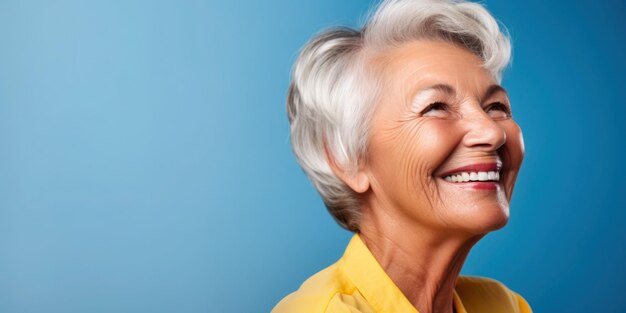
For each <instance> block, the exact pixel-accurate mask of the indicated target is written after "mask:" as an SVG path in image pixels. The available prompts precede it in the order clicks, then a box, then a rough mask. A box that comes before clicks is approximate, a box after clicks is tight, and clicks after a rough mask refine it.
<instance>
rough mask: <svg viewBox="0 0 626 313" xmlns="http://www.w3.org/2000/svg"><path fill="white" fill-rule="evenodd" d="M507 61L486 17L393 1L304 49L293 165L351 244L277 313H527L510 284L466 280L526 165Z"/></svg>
mask: <svg viewBox="0 0 626 313" xmlns="http://www.w3.org/2000/svg"><path fill="white" fill-rule="evenodd" d="M509 56H510V45H509V41H508V39H507V37H506V36H505V35H503V34H502V33H501V32H500V30H499V27H498V25H497V23H496V22H495V20H494V19H493V18H492V17H491V15H489V13H488V12H487V11H486V10H485V9H484V8H483V7H482V6H480V5H478V4H473V3H465V2H456V1H454V2H442V1H418V0H414V1H411V0H391V1H385V2H383V3H382V4H381V6H380V7H379V8H378V10H377V11H376V12H375V13H374V15H373V16H372V18H371V19H370V21H369V22H368V23H367V24H366V25H365V26H364V27H363V29H362V30H360V31H355V30H349V29H338V30H332V31H328V32H325V33H322V34H321V35H319V36H317V37H316V38H314V39H313V40H312V41H311V42H309V43H308V44H307V45H306V46H305V48H304V49H303V51H302V52H301V54H300V57H299V58H298V61H297V62H296V66H295V68H294V72H293V79H292V84H291V86H290V94H289V98H288V110H289V118H290V122H291V132H292V143H293V147H294V151H295V154H296V156H297V157H298V160H299V161H300V164H301V165H302V167H303V168H304V170H305V171H306V173H307V174H308V176H309V177H310V178H311V180H312V181H313V183H314V185H315V187H316V188H317V189H318V191H319V192H320V194H321V195H322V197H323V199H324V202H325V204H326V206H327V207H328V210H329V211H330V213H331V214H332V215H333V217H334V218H335V219H336V220H337V222H338V223H339V224H340V225H341V226H343V227H344V228H346V229H348V230H350V231H352V232H354V233H355V235H354V237H353V239H352V241H351V242H350V244H349V245H348V247H347V249H346V252H345V254H344V256H343V257H342V258H341V259H340V260H339V261H338V262H337V263H335V264H334V265H332V266H330V267H328V268H327V269H325V270H323V271H321V272H319V273H317V274H316V275H314V276H313V277H311V278H310V279H309V280H307V281H306V282H305V283H304V284H303V285H302V286H301V288H300V289H299V290H298V291H296V292H294V293H292V294H291V295H289V296H288V297H286V298H285V299H283V300H282V301H281V302H280V303H279V304H278V305H277V307H276V308H275V309H274V312H348V311H349V312H416V311H419V312H422V313H426V312H444V313H445V312H468V313H473V312H531V309H530V307H529V305H528V303H527V302H526V301H525V300H524V299H523V298H522V297H521V296H519V295H518V294H517V293H515V292H513V291H511V290H510V289H508V288H507V287H506V286H504V285H503V284H502V283H499V282H497V281H494V280H491V279H487V278H480V277H459V273H460V271H461V268H462V266H463V263H464V261H465V259H466V257H467V255H468V253H469V251H470V249H471V248H472V247H473V246H474V244H475V243H476V242H478V241H479V240H480V239H481V238H483V237H484V236H485V235H486V234H487V233H489V232H491V231H493V230H496V229H499V228H501V227H503V226H504V225H506V223H507V221H508V218H509V202H510V199H511V196H512V192H513V187H514V185H515V180H516V177H517V173H518V171H519V169H520V166H521V163H522V159H523V156H524V146H523V140H522V134H521V130H520V128H519V126H518V125H517V123H516V122H515V121H514V120H513V117H512V113H511V112H512V110H511V104H510V102H509V99H508V96H507V93H506V91H505V89H504V88H503V87H502V86H500V77H501V72H502V70H503V69H504V68H505V66H506V64H507V63H508V60H509Z"/></svg>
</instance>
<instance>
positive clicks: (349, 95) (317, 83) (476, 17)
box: [287, 0, 511, 232]
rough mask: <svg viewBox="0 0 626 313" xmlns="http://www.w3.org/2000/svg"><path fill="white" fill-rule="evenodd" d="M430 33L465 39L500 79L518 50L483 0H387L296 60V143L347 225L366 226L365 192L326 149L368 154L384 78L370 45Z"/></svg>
mask: <svg viewBox="0 0 626 313" xmlns="http://www.w3.org/2000/svg"><path fill="white" fill-rule="evenodd" d="M423 39H429V40H443V41H447V42H452V43H456V44H460V45H462V46H463V47H465V48H467V49H468V50H469V51H471V52H472V53H474V54H475V55H477V56H478V57H480V58H481V60H482V61H483V67H484V68H485V69H487V70H488V71H489V72H490V73H491V75H492V76H493V77H494V78H495V79H496V80H497V81H498V82H499V81H500V80H501V74H502V71H503V70H504V69H505V68H506V66H507V64H508V63H509V59H510V56H511V44H510V40H509V37H508V35H507V34H506V33H503V32H502V31H501V30H500V27H499V26H498V23H497V22H496V20H495V19H494V18H493V17H492V16H491V15H490V14H489V12H488V11H487V10H486V9H485V8H484V7H483V6H481V5H480V4H477V3H470V2H461V1H445V0H444V1H441V0H439V1H437V0H386V1H383V2H382V3H381V4H380V5H379V6H378V8H377V9H376V10H375V11H374V12H373V14H372V15H370V17H369V18H368V19H367V21H366V22H365V25H364V26H363V27H362V28H361V29H360V30H355V29H350V28H334V29H330V30H326V31H324V32H322V33H320V34H318V35H317V36H315V37H314V38H312V39H311V40H310V41H309V42H308V43H307V44H306V45H305V46H304V47H303V48H302V50H301V52H300V55H299V56H298V59H297V60H296V62H295V64H294V67H293V71H292V78H291V84H290V86H289V92H288V97H287V112H288V116H289V122H290V124H291V143H292V146H293V150H294V153H295V155H296V158H297V159H298V162H299V163H300V165H301V166H302V169H303V170H304V172H305V173H306V174H307V176H308V177H309V179H310V180H311V181H312V182H313V185H314V186H315V188H316V189H317V191H318V192H319V193H320V195H321V196H322V198H323V200H324V204H325V205H326V207H327V208H328V211H329V212H330V213H331V215H332V216H333V217H334V219H335V220H336V221H337V223H339V225H341V226H342V227H343V228H345V229H347V230H350V231H353V232H355V231H358V229H359V220H360V204H359V197H358V194H357V193H356V192H354V191H353V190H352V189H351V188H350V187H348V186H347V185H346V184H344V183H343V182H342V181H341V179H339V178H338V177H337V176H335V174H334V173H333V171H332V170H331V168H330V165H329V164H328V161H327V158H326V152H325V149H328V151H329V152H330V153H331V154H332V156H333V158H334V160H335V162H336V163H337V165H339V166H341V167H342V168H344V169H345V170H347V171H348V172H355V171H356V170H357V168H358V163H359V161H362V160H364V159H365V155H366V149H367V143H368V133H369V122H370V120H371V116H372V114H373V107H374V103H375V100H376V96H377V86H378V84H376V82H375V81H374V79H373V75H372V74H371V73H370V72H371V69H369V68H368V66H366V65H367V57H366V53H363V52H364V51H365V50H366V49H367V50H369V51H373V50H376V49H384V48H387V47H395V46H399V45H401V44H403V43H407V42H410V41H415V40H423ZM325 146H326V148H325Z"/></svg>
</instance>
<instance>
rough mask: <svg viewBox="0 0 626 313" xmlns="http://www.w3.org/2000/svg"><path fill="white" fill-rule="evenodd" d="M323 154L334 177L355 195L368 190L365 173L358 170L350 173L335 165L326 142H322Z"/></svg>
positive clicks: (367, 178)
mask: <svg viewBox="0 0 626 313" xmlns="http://www.w3.org/2000/svg"><path fill="white" fill-rule="evenodd" d="M324 153H325V154H326V161H327V162H328V165H329V166H330V169H331V170H332V171H333V173H334V174H335V176H337V178H339V179H340V180H341V181H342V182H343V183H344V184H346V185H348V187H350V189H352V190H354V192H356V193H364V192H366V191H367V190H368V189H369V188H370V182H369V177H368V176H367V174H366V173H365V171H363V170H362V169H360V168H359V169H358V170H357V171H356V172H352V171H350V170H349V169H345V168H344V167H342V166H341V165H339V164H337V162H336V161H335V158H334V156H333V154H332V153H331V151H330V149H329V148H328V146H327V145H326V142H324Z"/></svg>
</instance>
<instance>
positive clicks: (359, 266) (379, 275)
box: [339, 234, 467, 313]
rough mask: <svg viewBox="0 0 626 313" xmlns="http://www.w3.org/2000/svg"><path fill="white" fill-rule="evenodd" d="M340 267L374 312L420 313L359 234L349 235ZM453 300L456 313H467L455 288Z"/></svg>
mask: <svg viewBox="0 0 626 313" xmlns="http://www.w3.org/2000/svg"><path fill="white" fill-rule="evenodd" d="M339 267H340V269H341V270H342V271H343V272H344V273H345V274H346V275H347V276H348V277H349V278H350V279H351V280H352V282H353V283H354V284H355V286H356V288H357V289H358V290H359V292H360V293H361V294H362V295H363V297H364V298H365V300H367V302H368V303H369V304H370V306H372V308H373V309H374V310H375V311H376V312H412V313H419V312H418V311H417V309H415V307H414V306H413V304H411V302H410V301H409V300H408V299H407V298H406V297H405V296H404V294H403V293H402V291H400V289H399V288H398V286H396V284H395V283H394V282H393V281H392V280H391V278H389V276H388V275H387V273H385V271H384V270H383V268H382V267H381V266H380V264H379V263H378V261H377V260H376V259H375V258H374V256H373V255H372V253H371V252H370V250H369V249H368V248H367V246H366V245H365V243H364V242H363V240H361V237H360V236H359V234H354V236H352V239H351V240H350V243H349V244H348V247H347V248H346V251H345V253H344V255H343V257H342V258H341V260H340V264H339ZM453 301H454V306H455V309H456V312H457V313H467V312H466V310H465V308H464V307H463V303H462V302H461V299H460V297H459V295H458V294H457V292H456V290H455V291H454V298H453Z"/></svg>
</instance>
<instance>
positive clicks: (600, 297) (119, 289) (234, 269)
mask: <svg viewBox="0 0 626 313" xmlns="http://www.w3.org/2000/svg"><path fill="white" fill-rule="evenodd" d="M485 3H486V5H487V7H488V8H489V9H490V10H491V11H492V12H493V13H494V15H495V16H496V17H497V18H498V19H500V20H501V21H502V22H503V23H504V24H506V25H507V27H508V29H509V30H510V32H511V35H512V38H513V44H514V60H513V64H512V67H511V68H510V69H509V71H508V72H507V74H506V75H505V79H504V82H503V83H504V85H505V87H506V88H507V89H508V90H509V93H510V96H511V99H512V103H513V106H514V108H513V109H514V116H515V118H516V120H517V121H518V123H519V124H520V125H521V127H522V129H523V130H524V135H525V142H526V159H525V161H524V165H523V168H522V172H521V174H520V176H519V178H518V183H517V185H516V190H515V194H514V199H513V202H512V207H511V220H510V222H509V225H508V226H507V227H505V228H504V229H502V230H500V231H498V232H495V233H493V234H490V235H489V236H488V237H486V238H485V239H484V240H482V241H481V242H480V243H479V244H478V245H477V246H476V247H475V248H474V250H473V251H472V253H471V254H470V257H469V258H468V261H467V262H466V265H465V267H464V271H463V273H464V274H471V275H481V276H488V277H492V278H495V279H498V280H500V281H502V282H504V283H505V284H506V285H508V286H509V287H510V288H512V289H513V290H516V291H518V292H519V293H520V294H522V295H523V296H524V297H525V298H526V299H527V300H528V301H529V302H530V304H531V305H532V306H533V308H534V309H535V311H536V312H624V311H625V310H626V297H624V296H623V292H624V288H623V282H624V281H625V280H626V266H624V263H625V262H626V240H625V239H626V228H625V227H624V226H623V224H624V222H626V200H625V199H626V197H625V196H624V193H626V188H625V185H626V184H625V183H624V178H625V177H626V166H623V165H621V163H620V158H621V157H622V156H623V155H624V154H625V152H626V151H625V144H624V142H625V140H624V137H625V136H624V135H625V134H626V121H625V119H626V112H625V104H626V84H625V81H626V80H625V79H624V73H626V61H625V60H626V58H624V51H625V48H626V22H625V21H626V4H625V3H624V2H623V1H602V2H597V1H592V0H586V1H570V2H568V3H567V5H566V6H565V5H562V4H558V2H556V1H554V2H546V1H540V0H532V1H517V2H515V3H514V2H511V1H498V2H497V1H485ZM370 6H371V3H370V2H369V1H333V0H317V1H308V2H302V1H291V0H272V1H236V3H235V1H232V2H228V1H219V2H218V1H173V0H172V1H147V0H146V1H137V0H131V1H90V2H89V3H87V2H85V1H72V0H60V1H17V0H16V1H1V2H0V311H1V312H267V311H269V310H270V308H271V307H273V305H274V304H275V303H276V302H278V301H279V300H280V299H281V298H282V297H283V296H285V295H286V294H287V293H289V292H291V291H293V290H295V289H296V288H297V287H298V286H299V284H300V283H301V282H302V281H303V280H304V279H305V278H307V277H309V276H310V275H312V274H313V273H315V272H317V271H318V270H320V269H322V268H324V267H325V266H327V265H329V264H331V263H332V262H334V261H335V260H336V259H337V258H339V257H340V255H341V253H342V252H343V249H344V247H345V245H346V243H347V241H348V240H349V237H350V234H349V233H348V232H346V231H343V230H341V229H340V228H339V227H338V226H337V225H335V224H334V222H333V221H332V219H331V217H330V216H329V215H328V213H327V212H326V210H325V208H324V207H323V204H322V202H321V200H320V198H319V196H318V195H317V193H316V192H315V190H314V189H313V188H312V186H311V184H310V183H309V181H308V180H307V179H306V177H305V176H304V174H303V173H302V171H301V170H300V169H299V167H298V165H297V163H296V161H295V159H294V157H293V156H292V153H291V148H290V145H289V134H288V123H287V118H286V113H285V108H284V99H285V93H286V88H287V85H288V80H289V71H290V67H291V65H292V63H293V61H294V60H295V56H296V54H297V51H298V49H299V48H300V47H301V46H302V45H303V44H304V43H305V42H306V40H308V38H310V37H311V35H313V34H314V33H315V32H317V31H319V30H320V29H322V28H323V27H326V26H331V25H352V26H355V25H358V24H359V22H360V21H361V20H362V17H363V16H364V14H365V13H366V12H367V10H368V8H369V7H370Z"/></svg>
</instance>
